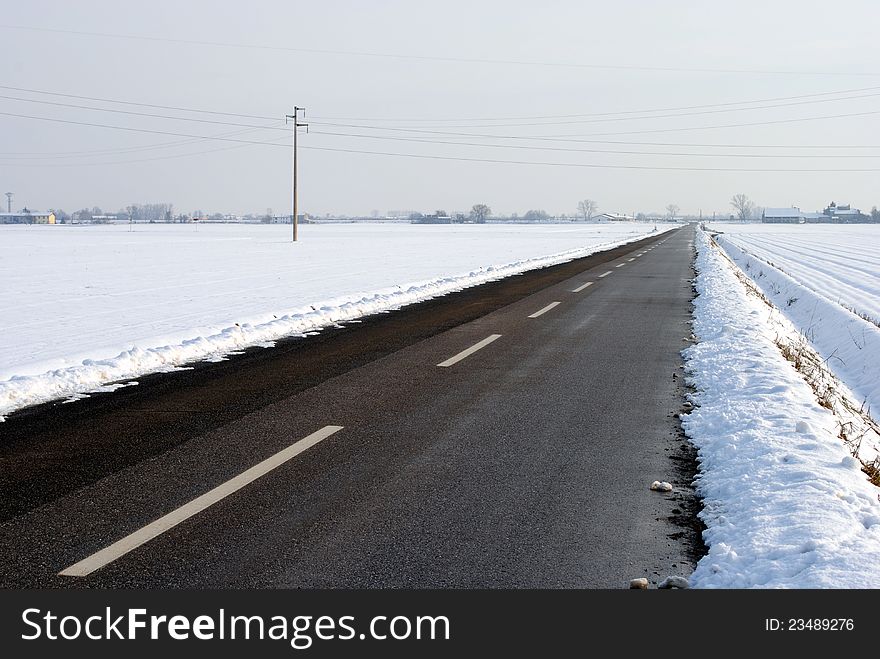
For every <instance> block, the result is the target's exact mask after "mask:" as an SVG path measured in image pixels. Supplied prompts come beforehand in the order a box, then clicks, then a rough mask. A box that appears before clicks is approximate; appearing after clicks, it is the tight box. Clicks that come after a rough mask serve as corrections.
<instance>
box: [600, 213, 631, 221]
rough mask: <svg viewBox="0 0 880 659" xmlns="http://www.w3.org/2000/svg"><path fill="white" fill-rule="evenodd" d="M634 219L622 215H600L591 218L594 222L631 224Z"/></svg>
mask: <svg viewBox="0 0 880 659" xmlns="http://www.w3.org/2000/svg"><path fill="white" fill-rule="evenodd" d="M635 219H636V218H634V217H633V216H632V215H626V214H624V213H600V214H599V215H594V216H593V221H594V222H632V221H634V220H635Z"/></svg>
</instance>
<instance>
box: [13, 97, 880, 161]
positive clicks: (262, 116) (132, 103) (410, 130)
mask: <svg viewBox="0 0 880 659" xmlns="http://www.w3.org/2000/svg"><path fill="white" fill-rule="evenodd" d="M0 89H14V90H18V91H25V92H30V93H37V94H47V95H53V96H62V97H70V98H79V99H87V100H96V101H101V102H107V103H117V104H124V105H134V106H142V107H151V108H161V109H169V110H177V111H185V112H204V113H209V114H216V115H224V116H236V117H246V118H256V119H264V120H278V118H277V117H269V116H265V115H250V114H241V113H234V112H221V111H214V110H201V109H194V108H184V107H179V106H166V105H158V104H149V103H138V102H133V101H124V100H119V99H108V98H99V97H93V96H81V95H76V94H65V93H60V92H49V91H43V90H36V89H29V88H24V87H12V86H8V85H0ZM874 89H880V87H865V88H862V89H854V90H843V91H838V92H820V93H816V94H804V95H800V96H789V97H777V98H775V99H765V101H774V100H789V99H799V98H812V97H816V96H828V95H839V94H843V93H850V92H858V91H871V90H874ZM869 96H875V95H874V94H869V95H865V96H856V97H846V98H840V99H820V100H817V101H813V102H828V101H834V100H848V99H849V98H866V97H869ZM0 98H6V99H9V100H15V101H23V102H29V103H39V104H46V105H57V106H61V107H72V108H79V109H85V110H92V111H99V112H113V113H120V114H129V115H135V116H146V117H154V118H159V119H169V120H181V121H190V122H197V123H214V124H219V125H228V126H237V127H245V128H251V129H262V128H264V127H263V126H254V125H252V124H242V123H235V122H222V121H213V120H207V119H196V118H190V117H174V116H169V115H161V114H153V113H146V112H131V111H126V110H117V109H113V108H100V107H93V106H85V105H76V104H66V103H58V102H53V101H42V100H39V99H27V98H21V97H14V96H0ZM759 102H764V101H757V100H755V101H734V102H728V103H719V104H706V105H697V106H681V107H680V108H667V109H668V110H676V109H692V108H704V107H719V106H729V105H743V104H749V103H751V104H754V103H759ZM787 105H788V104H786V105H779V106H763V107H762V108H757V107H756V108H741V109H744V110H749V109H764V108H766V107H785V106H787ZM654 111H655V112H659V111H663V110H654ZM645 112H651V111H650V110H633V111H623V112H620V113H613V112H612V113H596V114H595V115H546V116H548V117H551V116H559V117H565V116H606V115H616V114H636V113H645ZM698 114H699V113H698ZM860 114H862V113H857V114H855V115H854V114H844V115H826V116H819V117H805V118H798V119H783V120H776V121H771V122H760V123H758V122H753V123H746V124H729V125H725V126H696V127H686V128H677V129H661V130H658V131H647V132H665V131H667V130H700V129H703V128H731V127H740V126H754V125H763V124H764V123H785V122H796V121H813V120H819V119H833V118H841V117H851V116H859V115H860ZM866 114H870V113H866ZM672 116H687V115H684V114H679V115H672ZM637 118H638V119H651V118H662V117H637ZM315 123H316V124H322V125H327V126H335V127H345V128H360V129H368V130H386V131H395V132H414V133H427V134H438V135H460V136H463V137H481V138H492V139H517V140H521V139H527V140H545V139H552V138H553V137H561V138H567V137H578V136H577V135H562V136H523V135H493V134H485V133H483V134H481V133H458V132H450V131H434V130H423V129H417V128H409V127H387V126H371V125H364V124H348V123H343V124H339V123H332V122H320V121H318V122H315ZM563 123H564V122H563ZM512 125H529V124H512ZM535 125H543V124H535ZM475 127H477V128H490V129H492V128H496V127H504V126H500V125H497V124H495V125H486V126H475ZM265 128H268V129H272V130H285V131H286V129H285V128H283V127H280V126H279V127H265ZM451 128H468V126H452V127H451ZM639 132H641V131H639ZM617 134H630V133H599V134H597V135H600V136H601V135H617ZM553 141H567V140H564V139H560V140H553ZM572 141H588V142H598V143H609V144H632V145H641V146H649V145H657V146H687V147H690V146H703V147H707V148H708V147H712V148H776V147H779V148H854V149H855V148H876V147H872V146H866V145H813V146H810V145H736V144H681V143H669V142H665V143H652V142H632V141H629V142H623V141H604V140H572Z"/></svg>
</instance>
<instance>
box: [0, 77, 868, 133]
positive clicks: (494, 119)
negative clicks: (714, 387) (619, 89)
mask: <svg viewBox="0 0 880 659" xmlns="http://www.w3.org/2000/svg"><path fill="white" fill-rule="evenodd" d="M0 89H3V87H2V86H0ZM878 89H880V87H862V88H859V89H846V90H841V91H836V92H818V93H815V94H801V95H798V96H777V97H775V98H764V99H754V100H751V101H728V102H725V103H706V104H702V105H682V106H678V107H670V108H652V109H647V110H619V111H616V112H588V113H577V114H547V115H532V116H519V117H471V118H458V119H449V118H438V119H425V118H420V119H391V118H368V117H328V116H323V115H321V116H315V117H314V118H315V119H321V120H327V121H367V122H392V123H415V122H420V123H427V122H430V123H438V124H439V123H450V122H461V121H482V122H497V121H519V120H530V119H574V118H577V117H612V116H619V115H630V114H651V113H656V112H676V111H679V110H702V109H705V108H723V107H729V106H732V105H754V104H756V103H775V102H776V101H793V100H799V99H803V98H816V97H819V96H840V95H842V94H856V93H860V92H869V91H876V90H878ZM867 96H876V94H869V95H866V96H854V97H849V98H866V97H867ZM836 100H845V99H820V100H817V101H814V102H815V103H823V102H828V101H836ZM774 107H777V106H774ZM778 107H782V106H778ZM741 109H743V110H750V109H756V108H741ZM493 125H496V124H489V125H488V126H479V127H480V128H488V127H490V126H493ZM465 127H466V126H454V128H465Z"/></svg>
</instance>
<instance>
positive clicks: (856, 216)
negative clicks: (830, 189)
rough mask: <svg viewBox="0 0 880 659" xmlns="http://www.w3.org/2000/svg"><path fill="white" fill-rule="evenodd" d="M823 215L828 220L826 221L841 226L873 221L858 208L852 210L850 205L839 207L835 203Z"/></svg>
mask: <svg viewBox="0 0 880 659" xmlns="http://www.w3.org/2000/svg"><path fill="white" fill-rule="evenodd" d="M822 214H823V215H825V216H826V217H827V218H828V220H825V221H828V222H835V223H840V224H849V223H855V222H870V221H871V216H870V215H865V214H864V213H863V212H862V211H860V210H859V209H858V208H852V207H851V206H850V205H849V204H840V205H838V204H835V203H834V202H833V201H832V202H831V203H830V204H828V207H827V208H825V210H823V211H822Z"/></svg>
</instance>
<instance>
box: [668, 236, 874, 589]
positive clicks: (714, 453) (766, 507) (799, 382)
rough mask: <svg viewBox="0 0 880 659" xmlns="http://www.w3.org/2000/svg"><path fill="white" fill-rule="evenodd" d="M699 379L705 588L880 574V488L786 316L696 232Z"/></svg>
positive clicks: (694, 437)
mask: <svg viewBox="0 0 880 659" xmlns="http://www.w3.org/2000/svg"><path fill="white" fill-rule="evenodd" d="M697 250H698V255H697V271H698V273H699V274H698V276H697V279H696V287H697V292H698V297H697V298H696V300H695V302H694V305H695V309H694V332H695V334H696V335H697V338H698V340H699V342H698V343H696V344H695V345H693V346H691V347H689V348H687V349H686V350H685V352H684V354H685V358H686V360H687V366H686V373H687V376H688V380H689V382H690V383H691V384H692V385H693V386H694V387H695V388H696V392H695V393H694V394H692V400H693V402H694V403H695V404H696V407H695V409H694V410H693V411H692V412H691V413H690V414H687V415H684V416H683V417H682V424H683V426H684V429H685V432H686V433H687V435H688V436H689V437H690V439H691V441H692V442H693V443H694V444H695V446H696V447H697V448H698V451H699V463H700V473H699V475H698V476H697V480H696V485H697V490H698V492H699V494H700V496H701V497H702V498H703V504H704V509H703V511H702V512H701V514H700V515H701V517H702V519H703V521H704V522H705V524H706V527H707V529H706V531H705V532H704V539H705V541H706V544H707V545H708V546H709V552H708V554H707V556H705V557H704V558H703V559H702V560H701V561H700V562H699V564H698V565H697V568H696V570H695V571H694V573H693V574H692V575H691V579H690V582H691V585H692V586H693V587H697V588H876V587H878V586H880V502H878V494H880V490H878V488H876V487H874V486H872V485H871V484H870V483H869V482H868V481H867V479H866V477H865V474H864V473H863V472H862V471H861V469H860V464H859V462H858V461H857V460H856V459H855V458H853V457H852V456H851V455H850V454H849V452H848V450H847V448H846V447H845V446H844V445H843V443H842V442H841V440H840V439H839V438H838V430H839V425H838V419H837V417H835V415H834V414H832V413H831V412H830V411H829V410H827V409H825V408H823V407H821V406H820V405H819V404H818V402H817V400H816V398H815V396H814V394H813V391H812V389H811V388H810V387H809V385H807V383H806V382H805V381H804V379H803V378H802V377H801V375H800V374H799V373H798V372H797V371H796V370H795V369H794V368H793V367H792V365H791V364H790V363H789V362H788V361H786V360H785V358H784V357H783V356H782V354H781V353H780V351H779V349H778V348H777V346H776V344H775V339H776V337H777V334H778V332H780V331H782V330H784V329H785V328H784V326H785V325H786V324H788V325H789V328H788V329H789V331H791V332H794V328H793V327H791V326H790V323H788V321H786V320H785V319H784V318H780V317H779V315H778V313H777V312H775V311H774V310H773V309H772V308H771V307H770V306H768V305H767V304H766V303H764V302H763V301H761V300H760V299H759V298H758V297H757V296H755V295H750V294H748V293H747V292H746V289H745V287H744V286H743V284H742V283H741V282H740V281H739V279H738V278H737V276H736V274H735V271H734V269H733V267H732V266H731V264H730V263H729V261H727V260H726V258H725V257H724V256H723V254H722V253H720V251H719V250H718V249H716V248H714V247H713V246H711V244H710V242H709V240H708V238H707V236H706V235H705V234H704V233H702V232H698V236H697Z"/></svg>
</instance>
